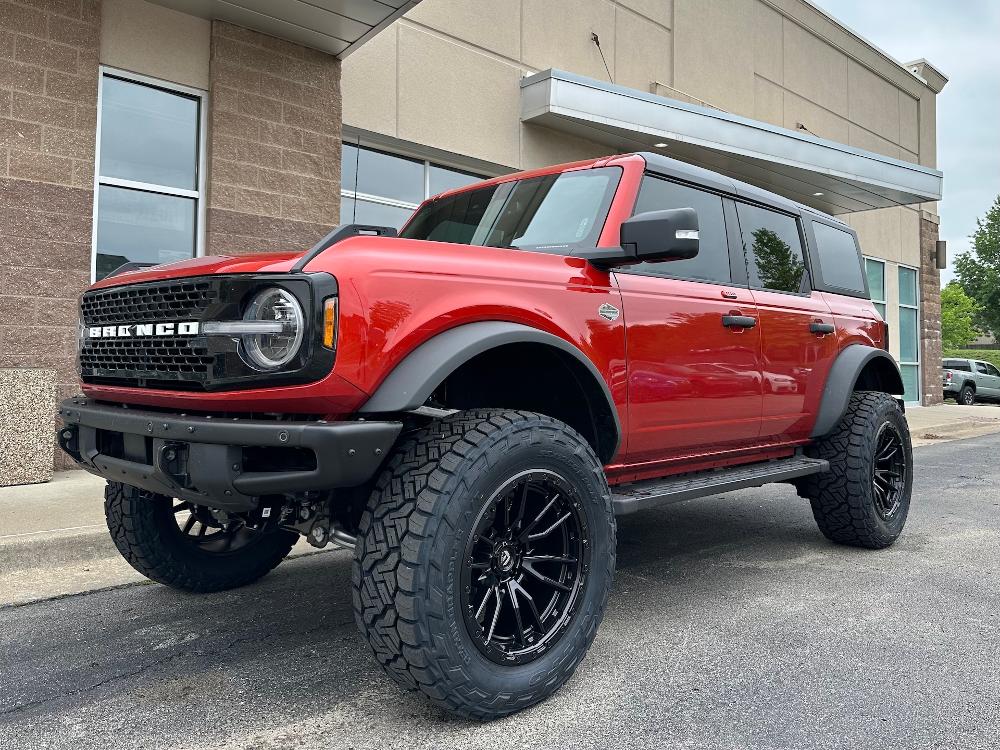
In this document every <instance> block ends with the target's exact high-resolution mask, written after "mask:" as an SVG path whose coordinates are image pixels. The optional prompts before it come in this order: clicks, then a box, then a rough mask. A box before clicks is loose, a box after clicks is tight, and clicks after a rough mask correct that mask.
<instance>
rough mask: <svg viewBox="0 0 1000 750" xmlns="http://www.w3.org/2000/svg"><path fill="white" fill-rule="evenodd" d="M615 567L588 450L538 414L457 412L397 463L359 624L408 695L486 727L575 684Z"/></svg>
mask: <svg viewBox="0 0 1000 750" xmlns="http://www.w3.org/2000/svg"><path fill="white" fill-rule="evenodd" d="M614 561H615V523H614V515H613V514H612V511H611V502H610V493H609V491H608V486H607V482H606V481H605V478H604V472H603V468H602V466H601V463H600V461H599V460H598V459H597V457H596V456H595V455H594V453H593V451H592V450H591V448H590V446H589V445H588V444H587V443H586V441H584V440H583V438H582V437H580V435H578V434H577V433H576V432H574V431H573V430H572V429H571V428H570V427H568V426H567V425H565V424H563V423H561V422H558V421H556V420H554V419H551V418H550V417H546V416H543V415H540V414H534V413H530V412H520V411H494V410H475V411H468V412H460V413H459V414H456V415H454V416H451V417H447V418H445V419H442V420H440V421H438V422H435V423H434V424H432V425H430V426H429V427H427V428H425V429H424V430H422V431H421V432H419V433H416V434H415V435H414V436H412V437H411V438H410V439H408V440H407V441H405V442H404V443H403V444H401V445H400V446H399V448H398V449H397V451H396V452H395V454H394V455H393V456H392V457H391V458H390V459H389V462H388V465H387V468H386V470H385V472H384V474H383V475H382V477H381V478H380V479H379V481H378V483H377V485H376V488H375V490H374V492H373V493H372V496H371V499H370V501H369V504H368V508H367V510H366V511H365V514H364V517H363V518H362V521H361V533H360V535H359V536H358V541H357V545H356V546H355V569H354V611H355V617H356V619H357V622H358V626H359V628H360V629H361V632H362V634H363V635H364V636H365V638H366V639H367V641H368V643H369V644H370V645H371V647H372V649H373V651H374V652H375V655H376V657H377V658H378V660H379V662H381V664H382V666H383V667H384V668H385V670H386V671H387V672H388V674H389V675H390V676H391V677H392V678H393V679H394V680H395V681H396V682H398V683H399V684H400V685H401V686H402V687H404V688H406V689H410V690H413V689H417V690H420V691H421V692H423V693H424V694H425V695H426V696H428V697H429V698H430V699H431V700H432V701H434V702H435V703H436V704H438V705H440V706H441V707H443V708H445V709H447V710H449V711H451V712H453V713H456V714H458V715H461V716H464V717H468V718H474V719H480V720H485V719H492V718H496V717H499V716H504V715H507V714H511V713H514V712H515V711H519V710H521V709H523V708H526V707H528V706H530V705H532V704H534V703H537V702H539V701H541V700H543V699H544V698H546V697H547V696H549V695H551V694H552V693H553V692H555V691H556V690H557V689H558V688H559V687H560V686H561V685H562V684H563V683H564V682H565V681H566V680H567V679H569V677H570V675H572V673H573V671H574V670H575V668H576V666H577V665H578V664H579V663H580V661H581V660H582V659H583V657H584V654H585V653H586V651H587V649H588V647H589V646H590V643H591V642H592V641H593V638H594V635H595V633H596V630H597V627H598V625H599V623H600V621H601V618H602V617H603V614H604V607H605V604H606V602H607V598H608V592H609V589H610V585H611V579H612V574H613V570H614Z"/></svg>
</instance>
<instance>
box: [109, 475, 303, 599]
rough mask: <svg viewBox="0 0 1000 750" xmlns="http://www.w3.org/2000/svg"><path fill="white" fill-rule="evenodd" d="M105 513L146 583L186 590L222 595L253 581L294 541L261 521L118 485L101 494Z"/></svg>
mask: <svg viewBox="0 0 1000 750" xmlns="http://www.w3.org/2000/svg"><path fill="white" fill-rule="evenodd" d="M104 513H105V517H106V518H107V522H108V530H109V531H110V532H111V538H112V539H113V540H114V542H115V546H116V547H118V551H119V552H121V554H122V557H124V558H125V560H126V561H127V562H128V563H129V565H131V566H132V567H133V568H135V569H136V570H138V571H139V572H140V573H142V574H143V575H144V576H146V577H147V578H149V579H151V580H153V581H156V582H158V583H163V584H166V585H167V586H172V587H174V588H178V589H184V590H186V591H197V592H205V591H222V590H224V589H231V588H236V587H237V586H243V585H245V584H248V583H251V582H252V581H256V580H257V579H258V578H260V577H261V576H263V575H265V574H266V573H267V572H268V571H270V570H271V569H273V568H274V567H275V566H276V565H277V564H278V563H280V562H281V561H282V560H283V559H284V558H285V556H286V555H287V554H288V553H289V552H290V551H291V549H292V545H294V544H295V542H296V540H297V539H298V535H297V534H296V533H294V532H290V531H285V530H282V529H276V528H273V527H271V526H269V525H268V524H267V523H266V522H265V521H264V520H263V519H260V518H255V517H253V516H251V515H249V514H248V515H246V516H239V517H234V516H221V515H218V514H215V513H213V512H212V511H211V510H210V509H209V508H205V507H203V506H199V505H193V504H191V503H186V502H181V501H178V500H174V499H173V498H169V497H165V496H163V495H156V494H154V493H152V492H146V491H145V490H140V489H137V488H135V487H131V486H129V485H126V484H121V483H119V482H108V486H107V487H106V488H105V490H104Z"/></svg>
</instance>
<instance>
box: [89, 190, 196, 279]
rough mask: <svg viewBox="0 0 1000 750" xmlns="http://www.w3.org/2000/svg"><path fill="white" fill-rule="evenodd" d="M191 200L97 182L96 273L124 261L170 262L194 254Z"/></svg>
mask: <svg viewBox="0 0 1000 750" xmlns="http://www.w3.org/2000/svg"><path fill="white" fill-rule="evenodd" d="M195 208H196V206H195V200H194V199H193V198H183V197H179V196H175V195H161V194H158V193H147V192H143V191H140V190H128V189H126V188H119V187H112V186H110V185H101V187H100V189H99V192H98V196H97V277H98V278H104V277H105V276H107V275H108V274H109V273H111V272H112V271H114V270H115V269H116V268H118V267H120V266H122V265H124V264H125V263H128V262H135V263H172V262H173V261H177V260H184V259H185V258H190V257H191V256H193V255H194V249H195V247H194V237H195Z"/></svg>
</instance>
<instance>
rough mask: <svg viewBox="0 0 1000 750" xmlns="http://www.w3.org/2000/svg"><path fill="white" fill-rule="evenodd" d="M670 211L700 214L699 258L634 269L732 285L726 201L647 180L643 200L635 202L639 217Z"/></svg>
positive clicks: (703, 193) (710, 195) (645, 264)
mask: <svg viewBox="0 0 1000 750" xmlns="http://www.w3.org/2000/svg"><path fill="white" fill-rule="evenodd" d="M670 208H693V209H694V210H695V211H697V212H698V235H699V238H698V254H697V255H696V256H695V257H693V258H689V259H688V260H672V261H667V262H664V263H640V264H638V265H635V266H631V268H634V269H636V270H641V271H642V272H643V273H651V274H656V275H658V276H678V277H681V278H686V279H704V280H705V281H710V282H717V283H726V284H728V283H729V282H730V281H732V278H733V275H732V271H731V270H730V268H729V246H728V244H727V242H726V220H725V217H724V214H723V211H722V198H720V197H719V196H717V195H712V194H711V193H706V192H705V191H703V190H698V189H696V188H692V187H688V186H687V185H680V184H678V183H676V182H669V181H668V180H663V179H660V178H659V177H653V176H651V175H646V176H645V177H643V178H642V185H641V186H640V187H639V198H638V200H636V202H635V213H637V214H641V213H645V212H647V211H665V210H667V209H670Z"/></svg>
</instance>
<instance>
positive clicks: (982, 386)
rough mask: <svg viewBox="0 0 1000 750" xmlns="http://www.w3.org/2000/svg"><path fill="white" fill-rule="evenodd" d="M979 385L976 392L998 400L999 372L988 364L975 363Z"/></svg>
mask: <svg viewBox="0 0 1000 750" xmlns="http://www.w3.org/2000/svg"><path fill="white" fill-rule="evenodd" d="M975 365H976V372H977V373H978V377H977V378H976V380H977V381H978V383H979V388H978V389H977V392H978V393H979V394H980V395H983V396H988V397H989V398H1000V370H997V368H996V367H994V366H993V365H991V364H990V363H989V362H976V363H975Z"/></svg>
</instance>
